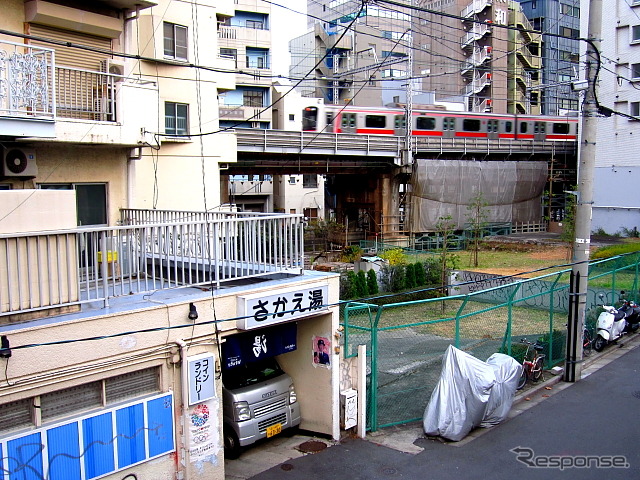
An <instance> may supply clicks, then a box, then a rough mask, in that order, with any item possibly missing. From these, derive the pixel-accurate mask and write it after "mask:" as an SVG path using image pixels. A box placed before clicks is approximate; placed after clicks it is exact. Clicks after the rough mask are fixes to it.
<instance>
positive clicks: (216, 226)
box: [0, 210, 304, 323]
mask: <svg viewBox="0 0 640 480" xmlns="http://www.w3.org/2000/svg"><path fill="white" fill-rule="evenodd" d="M122 223H123V224H124V225H122V226H118V227H96V228H78V229H73V230H64V231H56V232H35V233H23V234H2V235H0V265H1V266H2V268H0V319H1V318H2V317H8V318H7V319H6V320H5V323H6V322H14V321H16V320H15V319H14V317H15V316H16V315H18V314H28V315H30V317H29V318H32V317H33V316H35V315H34V312H37V311H44V310H51V309H64V308H73V307H75V308H79V306H80V305H82V304H85V303H92V302H103V304H104V306H105V307H106V306H108V305H109V300H110V299H113V298H117V297H126V296H129V295H132V294H136V293H149V292H155V291H158V290H167V289H175V288H178V287H188V286H207V287H209V288H220V286H221V284H224V283H228V282H231V281H238V280H242V279H256V278H265V279H269V278H273V277H274V276H276V275H283V274H290V275H300V274H302V269H303V251H304V250H303V247H304V245H303V218H302V215H281V214H247V213H236V212H178V211H157V210H154V211H148V210H123V212H122ZM12 315H13V316H14V317H10V316H12ZM15 318H19V315H18V316H17V317H15Z"/></svg>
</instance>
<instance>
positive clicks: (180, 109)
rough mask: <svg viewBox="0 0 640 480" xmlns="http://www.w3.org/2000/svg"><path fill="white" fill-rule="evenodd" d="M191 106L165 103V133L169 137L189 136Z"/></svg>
mask: <svg viewBox="0 0 640 480" xmlns="http://www.w3.org/2000/svg"><path fill="white" fill-rule="evenodd" d="M188 114H189V105H187V104H186V103H175V102H164V133H166V134H167V135H189V122H188V120H187V119H188Z"/></svg>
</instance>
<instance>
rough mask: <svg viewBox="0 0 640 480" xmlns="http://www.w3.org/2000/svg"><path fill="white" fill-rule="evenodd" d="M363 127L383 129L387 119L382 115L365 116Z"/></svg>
mask: <svg viewBox="0 0 640 480" xmlns="http://www.w3.org/2000/svg"><path fill="white" fill-rule="evenodd" d="M364 126H365V127H367V128H384V127H386V126H387V118H386V117H385V116H384V115H365V117H364Z"/></svg>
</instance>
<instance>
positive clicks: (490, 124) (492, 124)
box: [487, 120, 498, 132]
mask: <svg viewBox="0 0 640 480" xmlns="http://www.w3.org/2000/svg"><path fill="white" fill-rule="evenodd" d="M497 131H498V120H487V132H497Z"/></svg>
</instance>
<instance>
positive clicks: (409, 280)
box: [404, 263, 417, 289]
mask: <svg viewBox="0 0 640 480" xmlns="http://www.w3.org/2000/svg"><path fill="white" fill-rule="evenodd" d="M416 285H417V282H416V270H415V265H414V264H413V263H409V264H408V265H407V266H406V267H405V282H404V288H407V289H412V288H416Z"/></svg>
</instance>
